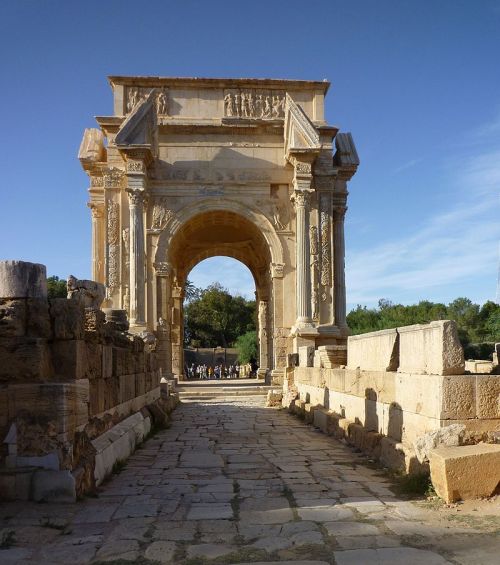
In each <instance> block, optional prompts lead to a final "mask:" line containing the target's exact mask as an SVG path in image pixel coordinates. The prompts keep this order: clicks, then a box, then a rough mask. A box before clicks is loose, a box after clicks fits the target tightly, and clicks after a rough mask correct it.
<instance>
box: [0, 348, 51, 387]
mask: <svg viewBox="0 0 500 565" xmlns="http://www.w3.org/2000/svg"><path fill="white" fill-rule="evenodd" d="M51 377H53V367H52V359H51V355H50V348H49V345H48V343H47V340H45V339H41V338H40V339H38V338H34V337H6V338H2V339H0V382H22V381H33V380H35V381H36V380H45V379H50V378H51Z"/></svg>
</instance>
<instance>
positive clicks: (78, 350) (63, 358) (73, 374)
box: [52, 339, 87, 381]
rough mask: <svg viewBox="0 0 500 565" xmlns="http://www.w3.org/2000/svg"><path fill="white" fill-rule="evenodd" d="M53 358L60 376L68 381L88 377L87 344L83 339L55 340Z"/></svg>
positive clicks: (55, 368)
mask: <svg viewBox="0 0 500 565" xmlns="http://www.w3.org/2000/svg"><path fill="white" fill-rule="evenodd" d="M52 358H53V362H54V371H55V374H56V375H57V376H58V377H61V378H62V379H64V380H66V381H70V380H77V379H84V378H86V377H87V344H86V343H85V341H83V340H82V339H70V340H64V341H55V342H54V343H53V344H52Z"/></svg>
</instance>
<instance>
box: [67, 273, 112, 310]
mask: <svg viewBox="0 0 500 565" xmlns="http://www.w3.org/2000/svg"><path fill="white" fill-rule="evenodd" d="M105 296H106V287H105V286H104V285H103V284H101V283H98V282H95V281H89V280H79V279H77V278H76V277H74V276H73V275H69V277H68V298H69V299H71V300H76V301H77V302H79V303H80V304H82V305H83V306H84V307H85V308H93V309H96V310H99V308H100V307H101V304H102V302H103V300H104V298H105Z"/></svg>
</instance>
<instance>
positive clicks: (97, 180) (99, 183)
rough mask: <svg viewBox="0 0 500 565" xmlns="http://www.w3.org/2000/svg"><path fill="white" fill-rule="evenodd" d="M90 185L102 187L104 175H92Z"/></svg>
mask: <svg viewBox="0 0 500 565" xmlns="http://www.w3.org/2000/svg"><path fill="white" fill-rule="evenodd" d="M90 186H91V187H92V188H101V187H103V186H104V177H96V176H94V175H93V176H91V177H90Z"/></svg>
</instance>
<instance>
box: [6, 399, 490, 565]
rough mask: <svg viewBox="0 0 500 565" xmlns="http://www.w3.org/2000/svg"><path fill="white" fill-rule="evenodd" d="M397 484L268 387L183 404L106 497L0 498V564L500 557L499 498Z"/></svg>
mask: <svg viewBox="0 0 500 565" xmlns="http://www.w3.org/2000/svg"><path fill="white" fill-rule="evenodd" d="M391 486H392V483H391V480H390V479H389V478H388V477H387V476H386V475H385V474H384V473H383V472H382V471H381V470H380V469H377V468H375V467H374V466H373V465H367V461H366V459H365V458H364V457H363V456H362V455H361V454H358V453H355V452H354V451H353V450H352V449H351V448H350V447H347V446H345V445H343V444H342V443H340V442H338V441H336V440H334V439H332V438H330V437H327V436H325V435H323V434H321V433H320V432H318V431H316V430H314V428H312V427H311V426H308V425H306V424H304V423H303V422H301V421H300V420H298V419H296V418H294V417H293V416H291V415H289V414H287V413H286V412H285V411H284V410H278V409H272V408H265V407H264V399H263V397H239V398H236V399H230V398H226V399H224V398H222V399H216V400H210V401H209V400H204V401H201V402H199V401H198V402H192V403H183V404H182V405H180V406H179V407H178V408H177V410H176V411H175V412H174V415H173V421H172V424H171V427H170V428H169V429H166V430H162V431H160V432H159V433H158V434H157V435H155V436H154V437H153V438H151V439H149V440H148V441H147V442H146V443H145V444H144V445H143V446H142V447H141V448H140V449H138V450H137V451H136V453H135V454H134V455H133V456H132V457H131V458H130V459H129V461H128V462H127V464H126V466H125V468H124V469H123V470H122V471H121V473H120V474H117V475H115V476H114V477H113V478H112V479H111V480H110V481H109V482H107V483H106V484H105V485H104V486H103V487H102V488H101V489H100V491H99V493H98V496H97V497H96V498H87V499H85V500H83V501H80V502H78V503H77V504H74V505H55V504H35V503H6V504H2V505H1V506H0V527H1V534H0V535H1V538H0V563H2V564H7V563H41V564H45V563H47V564H49V563H50V564H52V563H64V564H78V563H115V564H118V563H120V564H124V563H127V562H131V563H140V564H152V563H174V564H183V565H198V564H205V563H213V564H230V563H251V562H252V563H255V562H260V563H263V562H266V563H269V562H271V563H272V562H280V563H296V564H299V563H302V564H309V565H323V564H326V563H330V564H333V563H336V564H338V565H351V564H352V565H363V564H365V563H366V564H372V563H374V564H386V563H387V564H391V565H393V564H400V563H401V564H403V563H404V564H405V565H412V564H415V565H416V564H425V565H434V564H435V565H440V564H445V563H453V564H475V565H488V564H495V565H498V563H500V537H499V536H500V519H499V516H500V513H499V512H498V506H497V507H496V511H497V512H496V514H495V513H492V514H495V515H491V516H489V515H484V514H482V517H481V519H480V518H479V517H475V516H473V515H469V514H465V515H460V514H457V512H455V513H453V510H447V509H445V508H444V507H442V506H439V505H437V506H436V507H434V506H431V505H429V504H428V503H415V502H411V501H408V500H404V499H402V498H399V497H398V496H396V495H395V494H394V492H393V490H391ZM494 504H497V503H494ZM492 508H493V506H492Z"/></svg>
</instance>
